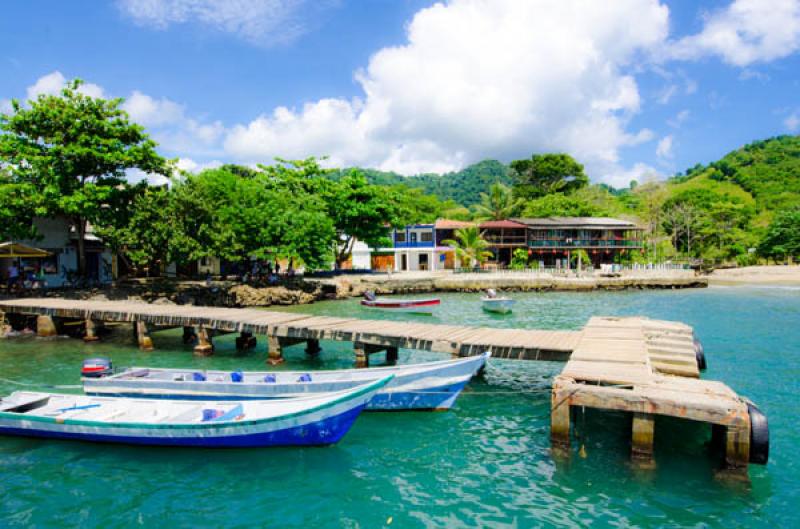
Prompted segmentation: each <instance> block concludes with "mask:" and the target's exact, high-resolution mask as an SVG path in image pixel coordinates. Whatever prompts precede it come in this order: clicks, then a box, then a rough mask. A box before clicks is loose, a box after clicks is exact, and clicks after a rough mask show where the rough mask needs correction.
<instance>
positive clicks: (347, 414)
mask: <svg viewBox="0 0 800 529" xmlns="http://www.w3.org/2000/svg"><path fill="white" fill-rule="evenodd" d="M389 380H390V378H389V377H385V378H383V379H381V380H379V381H377V382H374V383H370V384H365V385H361V386H360V387H358V388H356V389H353V390H352V391H345V392H339V393H336V394H331V395H330V396H327V395H326V396H312V397H305V398H302V399H289V400H285V401H283V402H270V403H265V402H260V403H259V402H249V403H247V404H243V403H239V404H237V403H236V402H235V401H234V402H230V403H228V404H225V405H224V407H226V408H228V411H227V412H226V415H224V416H223V417H222V418H220V419H219V422H216V421H217V420H216V419H214V418H209V419H208V420H207V419H206V417H205V414H206V412H214V411H218V410H219V408H220V407H222V406H223V405H222V403H219V402H205V403H198V404H191V405H189V404H187V403H183V404H181V403H180V401H175V400H172V401H153V400H148V399H141V398H139V399H115V398H103V397H100V398H97V397H87V396H74V395H51V394H39V393H25V395H33V396H34V397H37V398H38V397H40V396H43V397H45V398H47V399H48V403H50V402H53V400H54V399H56V400H55V402H56V404H55V405H54V406H55V408H54V409H50V410H48V411H41V412H39V411H37V409H33V410H32V411H20V412H14V411H9V410H13V403H12V405H11V406H12V407H11V408H5V411H0V435H16V436H25V437H42V438H56V439H72V440H83V441H94V442H106V443H123V444H136V445H157V446H187V447H207V448H239V447H270V446H317V445H330V444H333V443H336V442H338V441H339V440H340V439H341V438H342V437H343V436H344V435H345V434H346V433H347V431H348V430H349V429H350V427H351V426H352V425H353V422H354V421H355V420H356V418H357V417H358V415H359V413H361V411H362V410H363V409H364V407H365V406H366V405H367V402H369V401H370V400H371V399H372V397H374V395H375V392H376V391H377V390H378V389H379V388H381V387H383V386H384V385H385V384H386V383H387V382H388V381H389ZM15 395H16V394H15ZM67 399H70V400H71V401H75V402H76V404H74V405H72V407H66V408H59V407H58V406H60V404H59V403H61V402H66V401H67ZM6 402H8V401H6ZM104 406H106V407H107V409H108V410H110V412H111V413H112V416H117V417H120V416H123V415H122V414H124V413H126V412H127V413H130V414H132V415H131V416H136V415H137V413H138V414H142V415H143V416H149V417H152V416H153V415H152V413H153V412H154V411H158V410H160V409H162V408H168V409H173V410H175V409H176V408H177V411H180V412H184V410H186V411H188V412H189V413H190V414H191V415H192V416H193V417H195V420H193V421H191V422H186V421H185V420H181V422H169V420H167V421H166V422H157V421H156V422H152V421H151V422H147V421H143V420H136V419H134V420H131V419H129V420H127V421H126V420H125V419H124V418H122V419H119V420H110V419H103V418H93V417H92V416H91V415H88V416H85V417H84V418H81V416H80V415H70V414H71V413H78V414H80V413H83V412H84V410H90V409H93V408H94V409H96V410H106V408H104ZM170 406H172V408H170ZM266 407H270V408H272V410H271V411H269V410H268V409H267V408H266ZM104 413H108V411H104ZM220 413H222V411H220ZM200 415H202V416H203V420H202V421H200V419H199V417H200Z"/></svg>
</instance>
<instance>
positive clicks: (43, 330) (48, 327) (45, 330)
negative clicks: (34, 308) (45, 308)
mask: <svg viewBox="0 0 800 529" xmlns="http://www.w3.org/2000/svg"><path fill="white" fill-rule="evenodd" d="M36 336H40V337H42V338H48V337H51V336H58V331H57V330H56V324H55V322H53V317H52V316H45V315H41V316H38V317H37V318H36Z"/></svg>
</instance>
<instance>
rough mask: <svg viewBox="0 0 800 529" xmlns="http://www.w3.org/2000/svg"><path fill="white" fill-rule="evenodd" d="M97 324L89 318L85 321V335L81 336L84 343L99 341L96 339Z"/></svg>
mask: <svg viewBox="0 0 800 529" xmlns="http://www.w3.org/2000/svg"><path fill="white" fill-rule="evenodd" d="M98 323H99V322H95V321H94V320H93V319H91V318H87V319H86V334H84V335H83V341H84V342H96V341H97V340H99V339H100V338H98V337H97V328H98V327H99V325H98Z"/></svg>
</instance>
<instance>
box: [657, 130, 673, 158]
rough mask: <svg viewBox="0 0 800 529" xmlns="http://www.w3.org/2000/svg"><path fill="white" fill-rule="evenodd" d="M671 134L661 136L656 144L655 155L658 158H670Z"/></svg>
mask: <svg viewBox="0 0 800 529" xmlns="http://www.w3.org/2000/svg"><path fill="white" fill-rule="evenodd" d="M672 155H673V153H672V135H671V134H669V135H667V136H664V137H663V138H661V139H660V140H659V142H658V145H657V146H656V156H658V157H659V158H672Z"/></svg>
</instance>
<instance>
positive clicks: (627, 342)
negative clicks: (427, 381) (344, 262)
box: [0, 298, 769, 478]
mask: <svg viewBox="0 0 800 529" xmlns="http://www.w3.org/2000/svg"><path fill="white" fill-rule="evenodd" d="M0 312H4V313H5V314H6V315H17V317H19V316H25V317H36V319H37V333H38V334H39V335H40V336H53V335H55V334H57V333H58V332H59V327H61V326H63V325H69V324H73V325H74V324H75V323H76V322H77V323H81V322H83V324H84V325H85V335H84V339H85V340H87V341H94V340H97V332H96V331H97V329H98V328H99V327H101V326H102V325H104V324H105V323H109V322H128V323H131V324H132V326H133V330H134V337H135V339H136V341H137V343H138V344H139V347H140V348H141V349H143V350H151V349H152V348H153V347H154V343H153V339H152V336H151V334H152V332H154V331H156V330H159V329H165V328H176V327H182V328H183V333H184V334H183V336H184V341H185V342H186V343H194V344H195V347H194V350H195V354H199V355H207V354H211V353H212V352H213V347H214V346H213V336H214V335H215V334H220V333H222V334H225V333H240V336H238V337H237V339H236V343H237V347H239V348H249V347H253V346H255V343H256V336H257V335H262V336H266V338H267V346H268V361H269V362H271V363H279V362H281V361H283V348H284V347H287V346H291V345H295V344H298V343H305V344H306V351H307V352H308V353H309V354H315V353H317V352H318V351H319V350H320V344H319V342H320V340H336V341H348V342H352V343H353V350H354V353H355V359H356V365H357V366H359V367H366V366H368V365H369V356H370V355H371V354H374V353H377V352H383V351H385V353H386V359H387V361H389V362H391V361H393V360H396V359H397V352H398V349H400V348H408V349H419V350H426V351H436V352H441V353H447V354H449V355H452V356H469V355H473V354H479V353H482V352H484V351H491V352H492V355H493V357H494V358H504V359H513V360H558V361H566V365H565V367H564V369H563V371H562V372H561V373H560V374H559V375H558V376H556V378H555V380H554V382H553V388H552V396H551V441H552V443H553V446H554V447H556V448H560V449H565V448H566V449H568V448H569V447H570V439H571V436H572V434H571V430H572V429H571V425H572V423H573V421H572V415H573V412H574V410H575V409H578V408H580V407H590V408H597V409H601V410H615V411H624V412H629V413H631V417H632V423H631V456H632V458H633V459H635V460H637V461H641V462H645V463H648V462H652V460H653V441H654V437H655V422H656V421H655V416H657V415H662V416H671V417H678V418H681V419H689V420H694V421H700V422H703V423H707V424H711V425H712V429H713V439H714V441H715V442H717V443H718V444H719V445H720V447H721V449H722V451H723V453H724V467H725V469H726V471H727V472H728V473H729V474H731V475H735V476H739V477H745V478H746V476H747V467H748V463H750V462H755V463H762V464H763V463H766V458H767V454H768V446H769V445H768V431H765V429H766V418H765V417H763V415H761V414H760V412H759V411H758V409H757V408H756V407H755V405H753V404H752V403H751V402H749V401H748V400H746V399H744V398H742V397H740V396H738V395H737V394H736V393H735V392H734V391H733V390H732V389H730V388H729V387H728V386H726V385H725V384H723V383H721V382H715V381H709V380H700V378H699V377H700V371H701V369H704V368H705V358H704V356H703V351H702V346H701V345H700V343H699V341H698V340H697V339H696V337H695V335H694V331H693V330H692V328H691V327H689V326H688V325H684V324H682V323H678V322H668V321H659V320H651V319H648V318H641V317H631V318H611V317H594V318H591V319H590V320H589V322H588V323H587V324H586V326H585V327H584V328H583V329H582V330H580V331H547V330H531V329H495V328H488V327H468V326H457V325H438V324H429V323H416V322H397V321H387V320H362V319H357V318H338V317H328V316H312V315H308V314H299V313H288V312H275V311H265V310H258V309H231V308H218V307H199V306H190V305H154V304H147V303H142V302H131V301H80V300H66V299H56V298H53V299H49V298H48V299H19V300H6V301H0ZM0 316H3V317H5V316H4V315H2V314H0ZM2 319H3V318H0V323H2ZM765 436H766V437H765ZM567 453H568V450H567Z"/></svg>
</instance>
